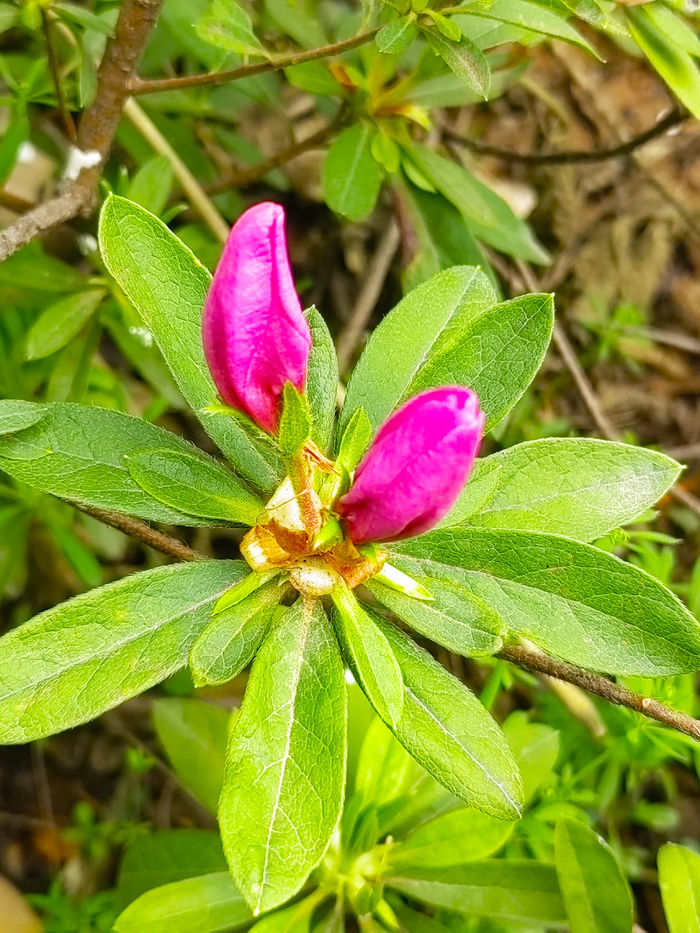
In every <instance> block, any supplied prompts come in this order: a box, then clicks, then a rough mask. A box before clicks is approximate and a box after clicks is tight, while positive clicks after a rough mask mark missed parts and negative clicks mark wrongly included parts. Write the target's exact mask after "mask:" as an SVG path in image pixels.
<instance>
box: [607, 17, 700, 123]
mask: <svg viewBox="0 0 700 933" xmlns="http://www.w3.org/2000/svg"><path fill="white" fill-rule="evenodd" d="M625 12H626V14H627V22H628V23H629V27H630V31H631V33H632V37H633V38H634V40H635V41H636V43H637V45H639V47H640V49H641V50H642V51H643V52H644V54H645V55H646V57H647V58H648V59H649V61H650V62H651V64H652V65H653V66H654V68H655V69H656V71H658V73H659V74H660V75H661V77H662V78H663V79H664V81H665V82H666V83H667V84H668V86H669V87H670V88H671V90H672V91H673V92H674V94H675V95H676V96H677V97H678V99H679V100H680V101H681V103H683V104H685V106H686V107H687V108H688V110H690V112H691V113H692V114H693V116H695V117H697V118H698V119H700V70H698V66H697V64H696V62H695V61H694V60H693V56H692V55H691V54H690V53H689V52H686V51H685V49H683V48H681V47H679V46H678V45H676V43H675V42H672V41H671V42H669V39H668V38H667V36H666V35H665V34H664V33H663V32H661V31H660V30H659V29H658V27H657V26H656V25H655V24H654V22H653V21H652V19H651V18H650V17H649V15H648V14H647V13H645V11H644V10H641V9H627V10H626V11H625Z"/></svg>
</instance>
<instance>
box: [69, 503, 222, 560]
mask: <svg viewBox="0 0 700 933" xmlns="http://www.w3.org/2000/svg"><path fill="white" fill-rule="evenodd" d="M68 504H69V505H72V506H73V508H74V509H77V510H78V511H79V512H84V513H85V515H90V516H91V517H92V518H96V519H97V521H98V522H102V523H103V524H104V525H109V526H110V528H116V529H117V531H121V532H122V533H123V534H125V535H129V537H131V538H136V540H137V541H140V542H141V543H142V544H145V545H147V546H148V547H150V548H153V550H154V551H160V553H161V554H167V555H168V557H173V558H175V560H186V561H195V560H205V559H206V558H205V557H204V554H200V553H198V552H197V551H194V550H193V549H192V548H191V547H188V545H186V544H183V542H182V541H178V540H177V538H171V537H170V535H166V534H164V533H163V532H162V531H158V530H157V529H156V528H151V526H150V525H147V524H146V523H145V522H142V521H139V519H138V518H131V516H129V515H122V514H121V512H112V511H111V510H110V509H99V508H97V507H96V506H94V505H84V504H83V503H82V502H73V501H72V500H68Z"/></svg>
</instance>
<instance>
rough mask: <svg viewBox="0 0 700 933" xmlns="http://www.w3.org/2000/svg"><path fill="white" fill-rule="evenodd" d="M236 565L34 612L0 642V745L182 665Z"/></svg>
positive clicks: (89, 714)
mask: <svg viewBox="0 0 700 933" xmlns="http://www.w3.org/2000/svg"><path fill="white" fill-rule="evenodd" d="M244 574H245V569H244V567H243V564H242V563H241V562H238V561H213V560H211V561H201V562H198V563H192V564H171V565H169V566H166V567H157V568H155V569H154V570H146V571H144V572H143V573H139V574H136V575H134V576H131V577H126V578H125V579H123V580H118V581H117V582H116V583H110V584H108V585H107V586H104V587H101V588H100V589H96V590H91V591H90V592H89V593H84V594H83V595H81V596H76V597H74V598H73V599H69V600H68V601H67V602H64V603H61V604H60V605H58V606H56V607H55V608H54V609H49V610H48V611H47V612H42V613H41V614H40V615H38V616H35V617H34V618H33V619H32V620H31V621H29V622H25V624H24V625H21V626H19V628H15V629H13V630H12V631H11V632H8V634H7V635H5V636H4V637H3V638H2V639H0V741H2V742H3V743H5V744H11V743H16V742H29V741H31V740H33V739H38V738H42V737H43V736H46V735H52V734H53V733H55V732H60V731H62V730H63V729H70V728H72V727H73V726H76V725H79V724H80V723H83V722H87V721H88V720H90V719H94V718H95V716H99V715H100V714H101V713H103V712H105V710H108V709H111V708H112V707H113V706H117V705H118V704H119V703H123V702H124V700H128V699H129V698H130V697H133V696H136V695H137V694H139V693H142V692H143V691H144V690H147V689H148V688H149V687H152V686H153V685H154V684H157V683H159V682H160V681H161V680H164V679H165V678H166V677H168V676H169V675H170V674H172V673H174V672H175V671H176V670H178V669H179V668H181V667H183V665H184V664H185V663H186V661H187V655H188V652H189V649H190V647H191V645H192V642H193V641H194V639H195V638H196V636H197V633H198V632H199V631H200V630H201V629H202V628H203V627H204V625H205V624H206V622H207V621H208V618H209V615H210V613H211V609H212V606H213V604H214V603H215V602H216V600H217V599H218V598H219V596H221V594H222V593H223V592H224V591H225V590H226V589H227V588H228V587H230V586H231V585H232V584H233V583H235V582H236V581H237V580H239V579H241V577H243V576H244Z"/></svg>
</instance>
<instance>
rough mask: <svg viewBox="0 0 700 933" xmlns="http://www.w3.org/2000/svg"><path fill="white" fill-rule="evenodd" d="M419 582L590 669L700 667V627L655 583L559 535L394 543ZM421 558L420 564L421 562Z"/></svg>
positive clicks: (486, 533) (476, 533) (475, 533)
mask: <svg viewBox="0 0 700 933" xmlns="http://www.w3.org/2000/svg"><path fill="white" fill-rule="evenodd" d="M393 547H394V548H396V549H397V551H398V552H400V553H401V554H406V555H410V556H411V557H412V558H414V559H412V560H402V559H401V557H400V556H399V554H398V553H396V552H394V553H392V556H391V562H392V563H396V564H397V566H398V567H399V569H401V570H404V571H405V572H406V573H408V574H411V575H413V573H414V572H416V565H418V567H419V568H421V569H422V571H423V572H424V573H425V574H427V575H428V576H430V577H434V578H436V579H441V580H444V579H447V580H459V581H460V582H461V584H462V585H463V586H464V587H467V588H469V589H471V591H472V592H473V593H474V594H475V595H476V596H479V597H480V598H481V599H483V600H484V602H486V603H488V604H489V605H490V606H492V607H493V608H494V609H495V610H496V611H497V612H499V613H500V615H501V616H502V618H503V619H504V620H505V623H506V625H507V627H508V630H509V633H510V634H511V635H514V636H520V637H523V638H527V639H529V640H530V641H532V642H534V643H535V644H536V645H538V646H539V647H540V648H542V649H543V650H544V651H546V652H548V653H549V654H552V655H554V656H555V657H557V658H562V659H563V660H565V661H572V662H573V663H574V664H580V665H582V666H583V667H587V668H590V669H591V670H597V671H604V672H606V673H611V674H627V675H641V676H648V677H664V676H667V675H670V674H680V673H684V672H686V671H695V670H697V669H698V667H700V663H699V662H700V625H699V624H698V622H697V620H696V619H695V618H694V617H693V616H692V615H691V614H690V613H689V612H688V610H687V609H686V608H685V606H683V604H682V603H681V602H680V601H679V600H678V599H676V597H675V596H674V595H673V594H672V593H671V592H670V591H669V590H668V589H666V587H665V586H663V585H662V584H661V583H660V582H659V581H658V580H656V579H655V578H654V577H651V576H649V574H647V573H645V572H644V571H643V570H641V569H640V568H639V567H635V566H634V565H632V564H627V563H625V562H624V561H622V560H619V558H617V557H615V556H614V555H612V554H608V553H606V552H605V551H600V550H598V549H597V548H594V547H591V546H590V545H588V544H580V543H579V542H577V541H572V540H569V539H568V538H561V537H557V536H555V535H548V534H541V533H536V532H533V533H528V532H523V531H496V530H492V529H485V528H483V529H482V528H452V529H445V530H441V531H432V532H429V533H428V534H427V535H423V536H422V537H421V538H417V539H415V540H414V541H404V542H401V543H400V544H397V545H393ZM415 558H418V560H415Z"/></svg>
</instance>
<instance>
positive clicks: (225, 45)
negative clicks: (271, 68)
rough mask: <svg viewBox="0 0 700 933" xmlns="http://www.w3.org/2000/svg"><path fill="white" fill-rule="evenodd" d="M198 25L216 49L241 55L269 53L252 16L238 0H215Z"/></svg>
mask: <svg viewBox="0 0 700 933" xmlns="http://www.w3.org/2000/svg"><path fill="white" fill-rule="evenodd" d="M195 28H196V30H197V33H198V34H199V35H200V36H201V38H202V39H204V41H205V42H208V43H210V44H211V45H214V46H216V48H217V49H225V50H226V51H227V52H237V53H238V54H239V55H263V56H266V54H267V53H266V52H265V50H264V49H263V47H262V46H261V44H260V40H259V39H258V37H257V36H256V35H255V33H254V32H253V24H252V22H251V20H250V16H249V15H248V13H247V11H246V10H245V9H244V8H243V7H242V6H241V5H240V4H239V3H236V2H235V0H212V3H211V4H210V5H209V8H208V10H207V12H206V13H205V15H204V16H203V17H202V18H201V19H200V20H199V21H198V22H197V25H196V27H195Z"/></svg>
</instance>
